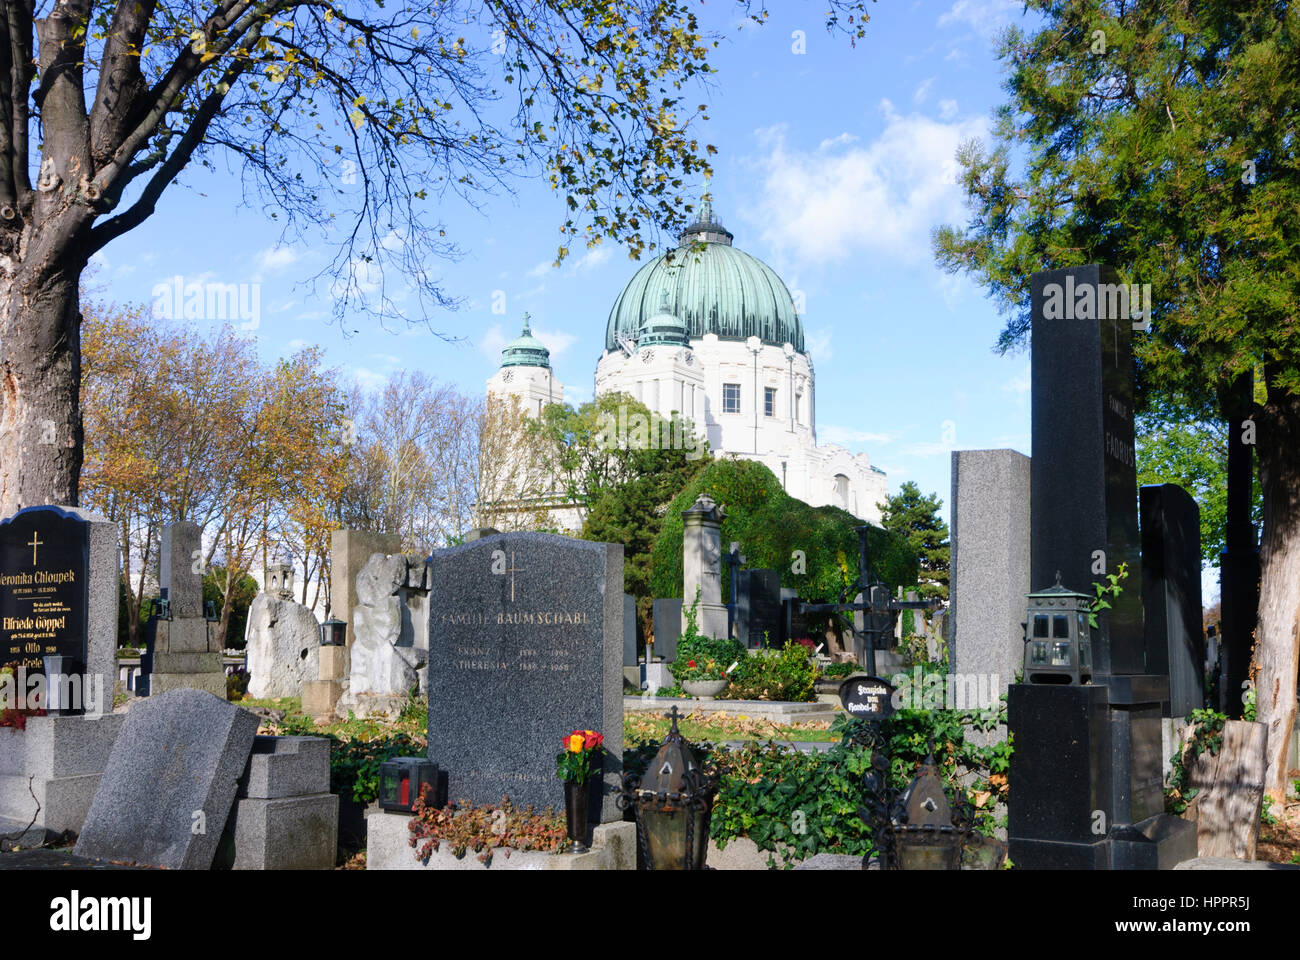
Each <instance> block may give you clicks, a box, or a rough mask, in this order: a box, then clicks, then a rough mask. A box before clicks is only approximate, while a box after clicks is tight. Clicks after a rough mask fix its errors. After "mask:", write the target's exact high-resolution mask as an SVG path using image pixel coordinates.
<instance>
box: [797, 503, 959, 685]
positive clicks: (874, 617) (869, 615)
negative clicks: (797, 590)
mask: <svg viewBox="0 0 1300 960" xmlns="http://www.w3.org/2000/svg"><path fill="white" fill-rule="evenodd" d="M870 529H871V527H870V526H869V525H867V524H863V525H862V526H860V527H858V528H857V531H858V580H857V582H856V583H854V584H853V586H851V587H848V588H847V589H846V590H842V591H840V598H841V601H842V602H840V603H804V602H803V601H802V600H796V601H795V603H797V604H798V605H799V610H801V611H802V612H804V613H851V612H854V611H858V610H861V611H862V614H863V616H862V623H863V629H862V630H861V631H859V630H858V628H857V626H856V625H853V626H851V627H850V628H849V629H850V630H852V631H853V636H854V638H857V637H858V636H861V637H862V638H863V648H864V650H865V651H866V659H867V662H866V664H864V666H866V668H867V673H869V674H871V675H872V676H873V677H874V676H875V675H876V646H877V644H878V643H879V642H880V639H881V638H882V637H884V636H885V635H886V634H887V633H889V632H890V631H892V630H893V629H894V616H895V615H896V614H897V613H898V612H899V611H901V610H937V609H938V606H939V603H938V601H937V600H895V599H894V598H893V597H892V596H890V594H889V587H888V585H887V584H884V583H882V582H880V581H879V580H875V581H873V580H872V579H871V558H870V556H869V554H868V550H867V531H868V530H870ZM858 593H861V594H862V599H863V601H864V602H862V603H846V602H843V601H844V600H845V599H846V598H847V597H851V596H857V594H858Z"/></svg>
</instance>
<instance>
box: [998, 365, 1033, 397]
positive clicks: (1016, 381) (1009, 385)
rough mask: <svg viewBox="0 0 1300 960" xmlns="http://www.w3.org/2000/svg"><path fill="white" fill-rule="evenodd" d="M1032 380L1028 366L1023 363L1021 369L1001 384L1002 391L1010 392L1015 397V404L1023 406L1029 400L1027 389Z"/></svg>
mask: <svg viewBox="0 0 1300 960" xmlns="http://www.w3.org/2000/svg"><path fill="white" fill-rule="evenodd" d="M1032 382H1033V381H1032V377H1031V372H1030V366H1029V364H1025V366H1024V369H1023V370H1021V371H1020V372H1019V373H1017V374H1016V375H1015V376H1013V377H1012V378H1011V379H1010V380H1008V381H1006V383H1004V384H1002V392H1003V393H1006V394H1010V395H1011V396H1012V397H1013V398H1014V399H1015V401H1016V405H1017V406H1019V407H1023V406H1024V405H1025V403H1026V402H1027V401H1028V400H1029V389H1030V387H1031V385H1032Z"/></svg>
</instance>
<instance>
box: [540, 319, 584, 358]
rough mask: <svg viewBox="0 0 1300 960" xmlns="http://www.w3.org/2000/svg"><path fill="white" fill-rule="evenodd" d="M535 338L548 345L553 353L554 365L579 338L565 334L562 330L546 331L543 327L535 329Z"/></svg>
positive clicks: (547, 347) (548, 348)
mask: <svg viewBox="0 0 1300 960" xmlns="http://www.w3.org/2000/svg"><path fill="white" fill-rule="evenodd" d="M533 336H534V337H536V338H537V339H538V340H540V341H542V343H544V344H545V345H546V349H547V350H549V351H551V362H552V363H554V362H555V361H556V360H558V359H559V358H560V356H561V355H562V354H563V353H564V351H566V350H568V349H569V347H571V346H573V344H574V343H575V342H576V341H577V339H578V338H577V337H576V336H574V335H573V334H571V333H565V332H564V331H562V330H544V329H542V328H541V327H534V328H533Z"/></svg>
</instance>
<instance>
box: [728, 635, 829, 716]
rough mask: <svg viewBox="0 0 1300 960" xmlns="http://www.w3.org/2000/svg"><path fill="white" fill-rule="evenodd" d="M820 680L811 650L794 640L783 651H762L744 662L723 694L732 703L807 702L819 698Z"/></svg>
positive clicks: (733, 673) (735, 671)
mask: <svg viewBox="0 0 1300 960" xmlns="http://www.w3.org/2000/svg"><path fill="white" fill-rule="evenodd" d="M816 679H817V668H816V667H815V666H814V665H813V662H812V661H811V660H809V659H808V651H807V650H805V649H804V648H803V647H802V646H801V645H799V644H798V643H795V642H794V641H793V640H791V641H789V642H787V643H786V645H785V646H784V647H783V648H782V649H780V650H764V651H758V652H755V653H753V654H751V655H749V656H747V657H745V658H744V659H743V660H741V662H740V666H739V667H737V668H736V669H735V670H734V671H732V674H731V684H730V686H728V687H727V689H726V690H724V691H723V693H722V695H723V696H724V697H726V698H727V699H729V700H791V701H794V702H796V703H799V702H806V701H810V700H813V699H815V695H814V693H813V683H814V681H816Z"/></svg>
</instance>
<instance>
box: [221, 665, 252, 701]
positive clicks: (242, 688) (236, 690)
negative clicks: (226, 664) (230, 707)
mask: <svg viewBox="0 0 1300 960" xmlns="http://www.w3.org/2000/svg"><path fill="white" fill-rule="evenodd" d="M250 679H251V678H250V677H249V675H248V671H247V670H245V669H244V668H243V667H240V668H239V669H237V670H235V671H233V672H231V673H228V674H226V699H227V700H242V699H243V698H244V694H246V693H248V681H249V680H250Z"/></svg>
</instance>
